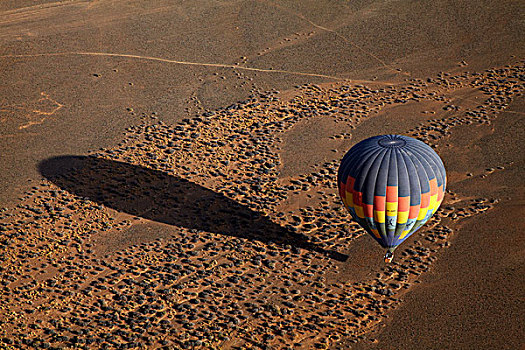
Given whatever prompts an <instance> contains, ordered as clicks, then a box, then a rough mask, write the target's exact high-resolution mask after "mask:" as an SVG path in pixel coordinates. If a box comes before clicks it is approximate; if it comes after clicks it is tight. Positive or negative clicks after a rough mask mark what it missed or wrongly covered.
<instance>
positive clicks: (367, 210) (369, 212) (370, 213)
mask: <svg viewBox="0 0 525 350" xmlns="http://www.w3.org/2000/svg"><path fill="white" fill-rule="evenodd" d="M363 209H364V214H365V216H366V217H367V218H373V217H374V206H373V205H372V204H365V203H363Z"/></svg>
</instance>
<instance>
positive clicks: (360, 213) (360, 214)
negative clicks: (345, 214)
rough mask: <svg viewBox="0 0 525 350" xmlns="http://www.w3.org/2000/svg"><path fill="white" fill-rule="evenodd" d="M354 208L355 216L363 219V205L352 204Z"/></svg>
mask: <svg viewBox="0 0 525 350" xmlns="http://www.w3.org/2000/svg"><path fill="white" fill-rule="evenodd" d="M354 209H355V213H356V214H357V216H358V217H359V218H360V219H364V218H365V213H364V211H363V207H362V206H360V205H354Z"/></svg>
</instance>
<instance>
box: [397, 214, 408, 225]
mask: <svg viewBox="0 0 525 350" xmlns="http://www.w3.org/2000/svg"><path fill="white" fill-rule="evenodd" d="M407 221H408V211H400V212H398V213H397V223H398V224H404V223H406V222H407Z"/></svg>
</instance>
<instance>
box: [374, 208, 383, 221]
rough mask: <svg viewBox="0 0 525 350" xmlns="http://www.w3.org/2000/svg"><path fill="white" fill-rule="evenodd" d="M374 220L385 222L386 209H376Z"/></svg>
mask: <svg viewBox="0 0 525 350" xmlns="http://www.w3.org/2000/svg"><path fill="white" fill-rule="evenodd" d="M374 220H375V221H376V222H378V223H380V224H384V223H385V211H384V210H374Z"/></svg>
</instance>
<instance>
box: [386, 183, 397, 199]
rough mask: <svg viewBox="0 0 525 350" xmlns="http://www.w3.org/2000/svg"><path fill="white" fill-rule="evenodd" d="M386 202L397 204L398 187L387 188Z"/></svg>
mask: <svg viewBox="0 0 525 350" xmlns="http://www.w3.org/2000/svg"><path fill="white" fill-rule="evenodd" d="M386 201H387V202H397V186H386Z"/></svg>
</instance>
